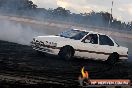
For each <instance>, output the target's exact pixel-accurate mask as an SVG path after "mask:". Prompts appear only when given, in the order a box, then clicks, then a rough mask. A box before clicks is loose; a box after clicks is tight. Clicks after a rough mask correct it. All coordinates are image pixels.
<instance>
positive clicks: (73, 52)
mask: <svg viewBox="0 0 132 88" xmlns="http://www.w3.org/2000/svg"><path fill="white" fill-rule="evenodd" d="M64 47H70V48H71V51H72V55H73V56H74V54H75V49H74V48H73V47H72V46H71V45H65V46H63V47H61V48H60V51H61V49H63V48H64Z"/></svg>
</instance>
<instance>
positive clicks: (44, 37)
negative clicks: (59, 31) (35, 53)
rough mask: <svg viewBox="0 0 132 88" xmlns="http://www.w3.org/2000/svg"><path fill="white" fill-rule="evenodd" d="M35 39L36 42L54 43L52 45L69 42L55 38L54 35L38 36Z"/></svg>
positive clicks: (66, 39) (67, 39)
mask: <svg viewBox="0 0 132 88" xmlns="http://www.w3.org/2000/svg"><path fill="white" fill-rule="evenodd" d="M35 39H37V40H38V41H49V42H54V43H57V42H59V41H69V40H71V39H69V38H64V37H60V36H55V35H49V36H38V37H35Z"/></svg>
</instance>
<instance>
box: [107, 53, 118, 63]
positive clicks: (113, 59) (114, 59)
mask: <svg viewBox="0 0 132 88" xmlns="http://www.w3.org/2000/svg"><path fill="white" fill-rule="evenodd" d="M118 61H119V54H118V53H112V54H111V55H110V56H109V57H108V59H107V61H106V62H107V63H108V64H110V65H114V64H116V63H117V62H118Z"/></svg>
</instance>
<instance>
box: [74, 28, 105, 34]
mask: <svg viewBox="0 0 132 88" xmlns="http://www.w3.org/2000/svg"><path fill="white" fill-rule="evenodd" d="M73 30H79V31H85V32H89V33H94V34H100V35H106V34H103V33H99V32H95V31H88V30H84V29H73Z"/></svg>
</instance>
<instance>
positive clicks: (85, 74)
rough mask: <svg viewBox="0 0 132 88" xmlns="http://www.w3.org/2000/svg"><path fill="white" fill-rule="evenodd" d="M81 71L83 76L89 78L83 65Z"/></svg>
mask: <svg viewBox="0 0 132 88" xmlns="http://www.w3.org/2000/svg"><path fill="white" fill-rule="evenodd" d="M81 73H82V77H83V78H89V74H88V71H84V67H83V68H82V70H81Z"/></svg>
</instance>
